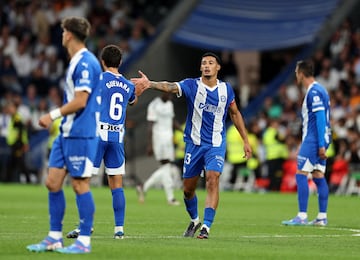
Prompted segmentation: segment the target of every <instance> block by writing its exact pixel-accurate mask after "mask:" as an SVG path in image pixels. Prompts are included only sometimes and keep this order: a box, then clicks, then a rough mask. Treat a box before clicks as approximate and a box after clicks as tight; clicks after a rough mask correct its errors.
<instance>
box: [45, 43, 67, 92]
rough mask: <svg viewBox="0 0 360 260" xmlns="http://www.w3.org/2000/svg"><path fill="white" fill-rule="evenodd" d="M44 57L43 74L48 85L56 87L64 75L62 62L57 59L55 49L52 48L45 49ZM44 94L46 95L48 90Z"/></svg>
mask: <svg viewBox="0 0 360 260" xmlns="http://www.w3.org/2000/svg"><path fill="white" fill-rule="evenodd" d="M45 55H46V59H45V62H44V64H43V73H44V75H46V76H47V79H48V83H49V85H54V84H55V85H57V84H59V81H60V79H61V77H62V76H63V75H64V62H63V61H62V60H61V59H59V57H58V53H57V49H56V48H55V47H54V46H51V47H49V48H47V49H46V51H45ZM46 92H47V93H48V90H47V91H46Z"/></svg>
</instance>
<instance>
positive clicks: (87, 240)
mask: <svg viewBox="0 0 360 260" xmlns="http://www.w3.org/2000/svg"><path fill="white" fill-rule="evenodd" d="M77 240H79V241H80V242H81V243H82V244H83V245H84V246H89V245H90V236H79V237H78V238H77Z"/></svg>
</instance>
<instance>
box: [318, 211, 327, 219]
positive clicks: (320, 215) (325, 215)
mask: <svg viewBox="0 0 360 260" xmlns="http://www.w3.org/2000/svg"><path fill="white" fill-rule="evenodd" d="M324 218H327V214H326V212H319V213H318V215H317V219H324Z"/></svg>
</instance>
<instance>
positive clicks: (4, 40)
mask: <svg viewBox="0 0 360 260" xmlns="http://www.w3.org/2000/svg"><path fill="white" fill-rule="evenodd" d="M17 45H18V40H17V38H16V37H15V36H14V35H12V34H11V33H10V26H8V25H3V27H2V28H1V37H0V51H1V53H2V54H3V55H10V54H11V53H15V51H16V49H17Z"/></svg>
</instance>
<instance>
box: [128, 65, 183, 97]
mask: <svg viewBox="0 0 360 260" xmlns="http://www.w3.org/2000/svg"><path fill="white" fill-rule="evenodd" d="M139 74H140V75H141V77H140V78H132V79H131V81H132V82H133V83H134V84H135V87H136V92H137V93H136V95H137V96H139V95H141V94H142V93H143V92H144V91H145V90H147V89H149V88H152V89H156V90H160V91H163V92H169V93H174V94H177V93H179V89H178V86H177V85H176V83H175V82H167V81H159V82H156V81H150V80H149V79H148V77H147V76H146V75H145V74H144V73H143V72H142V71H140V70H139Z"/></svg>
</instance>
